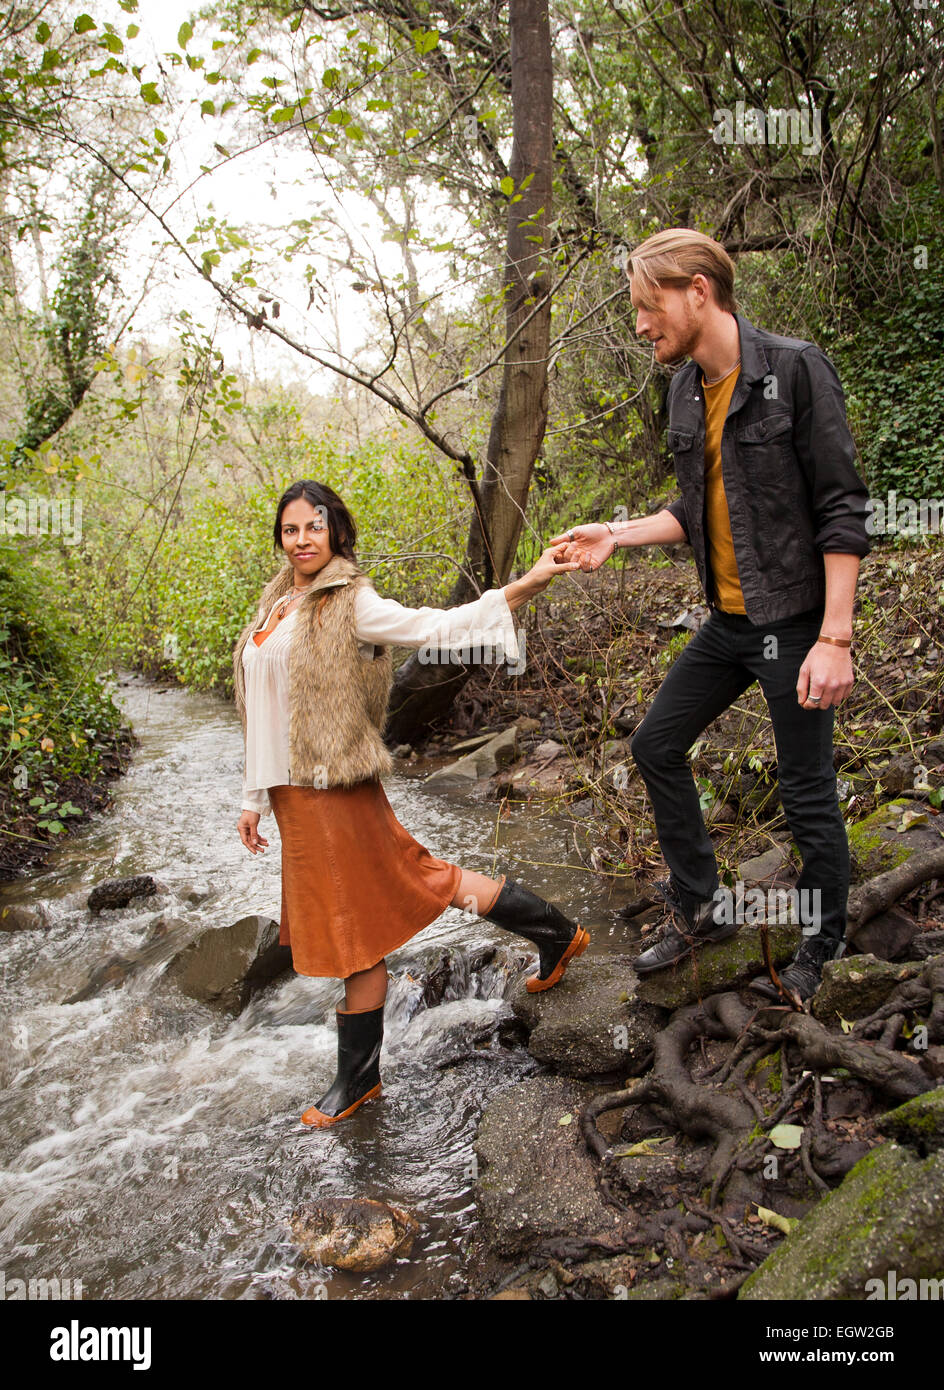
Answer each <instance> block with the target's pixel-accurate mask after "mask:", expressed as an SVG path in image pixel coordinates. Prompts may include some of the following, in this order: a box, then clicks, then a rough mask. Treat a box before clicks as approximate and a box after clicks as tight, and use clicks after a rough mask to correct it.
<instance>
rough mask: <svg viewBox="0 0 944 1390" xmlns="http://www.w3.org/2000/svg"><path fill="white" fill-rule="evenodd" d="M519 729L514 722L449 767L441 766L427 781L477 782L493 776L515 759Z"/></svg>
mask: <svg viewBox="0 0 944 1390" xmlns="http://www.w3.org/2000/svg"><path fill="white" fill-rule="evenodd" d="M517 737H518V729H517V727H516V726H515V725H514V724H512V725H511V726H510V727H509V728H507V729H503V730H502V732H501V733H500V734H496V735H495V737H494V738H490V739H489V740H488V742H487V743H483V744H482V745H481V746H480V747H478V748H475V749H473V751H472V752H471V753H466V754H465V756H464V757H462V758H457V759H456V761H455V762H454V763H450V764H449V765H448V767H439V768H437V769H436V771H435V772H431V773H430V774H429V776H428V777H427V778H426V781H427V782H475V781H478V779H479V778H480V777H491V776H492V775H493V774H494V773H495V772H497V771H498V769H499V768H500V767H503V766H504V765H505V764H506V763H510V762H513V761H514V757H515V748H516V743H517Z"/></svg>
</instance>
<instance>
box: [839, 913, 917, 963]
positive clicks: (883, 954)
mask: <svg viewBox="0 0 944 1390" xmlns="http://www.w3.org/2000/svg"><path fill="white" fill-rule="evenodd" d="M917 934H918V924H917V922H916V921H915V919H914V918H913V917H912V916H910V915H909V913H907V912H903V911H902V910H901V908H899V907H892V908H889V910H888V911H887V912H880V913H879V914H878V916H877V917H870V918H869V920H868V921H867V922H863V924H862V925H861V926H857V925H853V927H852V929H851V930H850V931H849V932H848V933H847V939H848V940H849V941H851V942H852V944H853V945H854V946H855V948H856V950H857V951H861V952H862V953H863V955H870V956H878V958H879V960H895V959H897V957H898V956H902V955H907V953H908V948H909V947H910V946H911V943H912V942H913V941H914V939H915V937H916V936H917Z"/></svg>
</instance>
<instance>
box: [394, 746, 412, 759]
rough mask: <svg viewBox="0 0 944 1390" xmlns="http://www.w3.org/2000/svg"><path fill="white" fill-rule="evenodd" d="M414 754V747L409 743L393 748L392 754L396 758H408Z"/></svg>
mask: <svg viewBox="0 0 944 1390" xmlns="http://www.w3.org/2000/svg"><path fill="white" fill-rule="evenodd" d="M412 752H413V747H412V745H411V744H409V743H398V744H397V746H396V748H391V750H390V753H391V756H392V757H394V758H408V757H409V756H410V754H411V753H412Z"/></svg>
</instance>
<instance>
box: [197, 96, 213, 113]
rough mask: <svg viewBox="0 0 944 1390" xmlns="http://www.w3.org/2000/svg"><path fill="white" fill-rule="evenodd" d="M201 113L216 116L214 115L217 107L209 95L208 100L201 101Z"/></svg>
mask: <svg viewBox="0 0 944 1390" xmlns="http://www.w3.org/2000/svg"><path fill="white" fill-rule="evenodd" d="M200 115H201V116H214V115H216V107H215V106H214V105H213V103H212V101H211V100H210V98H209V97H207V99H206V101H201V103H200Z"/></svg>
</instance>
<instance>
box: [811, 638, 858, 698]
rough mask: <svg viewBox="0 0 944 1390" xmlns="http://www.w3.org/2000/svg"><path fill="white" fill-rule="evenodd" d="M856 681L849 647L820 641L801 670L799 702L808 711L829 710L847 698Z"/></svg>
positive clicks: (813, 647) (812, 648) (812, 649)
mask: <svg viewBox="0 0 944 1390" xmlns="http://www.w3.org/2000/svg"><path fill="white" fill-rule="evenodd" d="M854 682H855V676H854V675H853V672H852V654H851V652H850V651H849V648H848V647H833V646H831V645H827V644H826V643H824V642H817V643H815V645H814V646H812V647H811V648H810V650H809V653H808V655H807V658H806V660H805V661H804V663H803V665H802V666H801V667H800V675H799V678H798V680H797V686H796V692H797V702H798V703H799V704H801V705H802V706H803V708H804V709H829V708H830V707H831V706H832V705H838V704H839V703H840V701H841V700H844V699H845V698H846V696H847V695H848V694H849V691H850V690H851V689H852V686H853V684H854ZM817 696H818V697H819V698H818V699H817V698H816V697H817Z"/></svg>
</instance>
